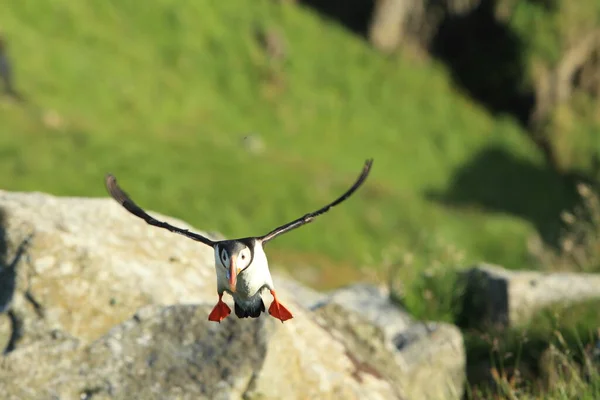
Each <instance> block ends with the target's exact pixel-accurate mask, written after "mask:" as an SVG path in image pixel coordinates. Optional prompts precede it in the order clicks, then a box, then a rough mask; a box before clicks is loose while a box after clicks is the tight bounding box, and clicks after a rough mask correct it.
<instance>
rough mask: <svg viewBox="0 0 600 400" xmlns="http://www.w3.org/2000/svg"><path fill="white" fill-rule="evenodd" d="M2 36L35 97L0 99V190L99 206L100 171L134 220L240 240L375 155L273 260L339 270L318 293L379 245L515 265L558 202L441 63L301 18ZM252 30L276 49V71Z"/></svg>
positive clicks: (79, 13) (99, 26) (505, 130)
mask: <svg viewBox="0 0 600 400" xmlns="http://www.w3.org/2000/svg"><path fill="white" fill-rule="evenodd" d="M0 25H1V28H2V29H3V31H4V32H5V34H6V37H7V40H8V44H9V46H10V47H9V52H10V55H11V56H12V57H13V59H14V62H15V68H16V72H17V85H18V87H19V88H20V89H21V90H22V91H23V92H24V93H25V94H26V96H27V97H28V98H29V99H30V103H29V105H27V106H25V107H22V106H20V105H18V104H15V103H12V102H9V101H7V100H4V101H2V102H1V103H0V129H1V131H0V154H1V157H0V187H1V188H3V189H7V190H14V191H21V190H23V191H32V190H35V191H44V192H49V193H54V194H57V195H70V196H106V194H105V190H104V187H103V176H104V174H105V173H106V172H109V171H110V172H112V173H114V174H115V175H116V176H117V177H118V178H119V181H120V183H121V184H122V186H123V187H124V188H125V189H126V190H127V191H128V192H129V193H130V194H131V195H132V197H133V198H134V199H136V200H137V201H138V202H139V203H140V204H141V205H142V206H144V207H147V208H149V209H151V210H156V211H160V212H162V213H165V214H170V215H173V216H176V217H179V218H182V219H185V220H187V221H188V222H190V223H191V224H193V225H195V226H196V227H198V228H199V229H203V230H208V231H220V232H222V233H223V234H224V235H226V236H246V235H254V234H261V233H263V232H266V231H268V230H270V229H271V228H272V227H274V226H276V225H278V224H280V223H283V222H287V221H288V220H289V219H292V218H296V217H298V216H300V215H302V214H303V213H305V212H307V211H310V210H312V209H314V208H317V207H319V206H321V205H322V204H324V203H325V202H327V201H329V200H331V199H333V197H334V196H337V195H338V194H339V193H341V192H342V191H343V190H344V189H345V188H346V187H347V185H349V184H350V183H351V182H352V180H353V179H355V176H356V175H357V174H358V172H359V170H360V168H361V166H362V163H363V161H364V160H365V159H366V158H368V157H374V158H375V164H374V168H373V172H372V176H371V178H370V180H369V181H368V183H367V185H366V186H365V188H364V189H363V190H361V191H359V192H358V193H357V195H356V196H355V197H353V198H352V199H351V200H350V201H348V202H347V203H346V204H344V205H343V206H342V207H340V208H337V209H334V210H333V211H332V212H331V213H330V214H328V215H327V216H325V217H323V218H322V219H319V220H318V221H317V222H315V223H313V224H311V225H310V226H308V227H305V228H303V229H301V230H298V231H295V232H294V233H291V234H289V235H286V236H283V237H281V238H279V239H278V240H276V241H274V242H273V243H272V244H270V245H269V246H270V251H271V259H272V262H274V263H279V264H282V265H286V266H287V267H288V268H290V269H294V268H295V267H298V266H303V265H310V266H314V267H317V268H320V269H321V270H323V271H325V267H335V269H328V270H327V272H324V273H323V275H317V278H313V279H315V280H313V281H311V280H310V279H309V278H306V279H307V280H309V281H310V283H313V284H316V285H317V286H321V287H323V286H331V285H336V284H339V283H342V282H345V281H348V280H349V279H351V278H352V277H353V276H354V275H353V271H356V270H357V269H358V267H360V266H363V265H365V264H368V263H369V260H370V259H371V260H378V258H379V255H380V253H381V251H382V250H383V249H385V248H389V247H390V246H399V247H400V248H404V249H408V250H411V251H416V252H417V253H418V249H419V248H421V247H425V248H427V247H428V246H430V244H431V243H432V242H436V243H437V242H439V241H441V242H447V243H452V244H454V245H455V246H456V247H457V248H459V249H462V250H464V254H465V255H464V260H465V262H466V261H468V260H477V259H485V260H487V261H491V262H496V263H501V264H505V265H507V266H508V267H520V266H523V264H524V263H525V262H526V259H527V258H526V249H525V247H526V246H525V239H526V237H527V236H528V235H530V234H532V233H534V232H535V231H536V229H537V230H540V231H543V233H544V234H548V232H550V234H551V233H552V232H553V231H554V230H555V228H556V226H555V222H554V221H555V218H556V217H557V215H558V212H559V211H560V210H561V208H562V207H563V206H564V205H565V204H567V200H566V196H567V195H566V194H565V190H564V189H563V187H562V186H561V185H560V184H558V183H557V182H556V181H555V178H554V177H553V176H552V175H551V174H550V173H549V172H546V169H545V167H544V166H543V164H542V158H541V157H540V156H539V155H538V154H537V153H536V150H535V149H534V148H533V146H532V145H531V144H530V143H529V141H528V140H527V139H526V138H525V135H523V134H522V132H520V131H519V129H520V128H518V126H517V125H516V124H514V123H513V122H512V121H510V120H507V119H494V118H492V117H491V116H489V115H488V114H486V112H485V111H483V110H482V109H481V108H479V107H477V106H476V105H474V104H473V103H471V102H470V101H469V100H468V99H467V98H466V97H465V96H463V95H462V94H461V93H458V92H457V90H456V89H454V88H453V87H452V86H451V84H450V83H449V82H450V79H449V78H448V76H447V73H446V72H445V71H444V69H443V68H442V67H441V66H439V65H436V64H434V63H432V62H428V61H427V62H425V61H420V62H417V61H414V60H409V59H406V58H404V57H403V56H402V55H397V56H392V57H385V56H382V55H379V54H378V53H376V52H375V51H374V50H372V49H370V48H369V46H368V45H367V44H366V43H364V42H362V41H361V40H359V39H357V38H355V37H352V36H351V35H349V34H348V33H347V32H345V31H344V30H343V29H342V28H339V27H337V26H335V25H334V24H331V23H329V22H327V21H324V20H322V19H321V18H320V17H318V16H316V15H315V14H314V13H312V12H311V11H309V10H306V9H302V8H298V7H294V6H281V5H279V4H277V3H276V2H273V1H270V0H253V1H252V2H250V1H241V0H236V1H227V2H225V1H223V2H214V1H207V0H199V1H195V2H179V1H175V0H154V1H151V2H141V1H131V0H130V1H100V0H92V1H88V2H72V1H55V2H39V3H36V4H33V3H31V2H22V1H19V0H7V1H6V2H5V4H4V6H3V12H2V15H1V16H0ZM257 29H259V30H263V31H265V30H274V31H276V32H279V34H280V35H281V37H282V38H284V39H285V42H286V44H287V46H286V49H287V50H286V52H287V58H286V59H285V60H284V61H274V60H270V59H269V57H268V55H267V53H266V52H265V51H264V49H263V48H262V47H261V46H260V43H259V41H257V40H256V35H255V32H256V30H257ZM249 135H250V136H252V137H257V136H258V137H260V139H261V140H262V142H263V143H264V147H265V148H264V152H262V153H258V154H257V153H253V152H250V151H248V150H247V148H246V143H245V141H244V137H246V136H249ZM91 228H92V227H91ZM332 271H339V273H336V272H332ZM319 276H321V277H322V278H323V279H321V280H319V279H318V277H319Z"/></svg>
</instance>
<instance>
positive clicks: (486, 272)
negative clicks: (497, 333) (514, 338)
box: [463, 264, 600, 328]
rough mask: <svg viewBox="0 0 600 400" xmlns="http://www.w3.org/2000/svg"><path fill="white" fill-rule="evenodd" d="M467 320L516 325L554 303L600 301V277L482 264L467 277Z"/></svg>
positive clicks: (500, 325) (475, 322)
mask: <svg viewBox="0 0 600 400" xmlns="http://www.w3.org/2000/svg"><path fill="white" fill-rule="evenodd" d="M464 279H465V284H466V286H465V295H464V307H463V308H464V310H463V315H464V321H465V324H466V325H470V326H477V325H479V326H486V325H494V326H497V327H501V328H503V327H508V326H515V325H519V324H522V323H525V322H527V321H528V320H529V319H530V318H531V317H532V316H533V315H534V314H535V313H536V312H538V311H540V310H542V309H543V308H545V307H548V306H551V305H553V304H558V303H562V304H573V303H577V302H583V301H586V300H590V299H594V298H600V275H599V274H587V273H571V272H556V273H545V272H537V271H511V270H507V269H504V268H502V267H499V266H495V265H490V264H481V265H477V266H475V267H473V268H472V269H470V270H469V271H467V272H466V273H465V275H464Z"/></svg>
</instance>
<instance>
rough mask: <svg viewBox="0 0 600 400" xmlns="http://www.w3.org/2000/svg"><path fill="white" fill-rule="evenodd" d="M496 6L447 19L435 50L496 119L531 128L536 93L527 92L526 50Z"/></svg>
mask: <svg viewBox="0 0 600 400" xmlns="http://www.w3.org/2000/svg"><path fill="white" fill-rule="evenodd" d="M525 1H527V0H525ZM529 1H531V0H529ZM496 3H497V1H496V0H490V1H482V2H481V3H480V5H479V6H478V7H476V8H475V9H473V10H471V11H470V12H467V13H465V14H462V15H450V14H448V13H446V15H447V16H446V18H445V19H444V20H443V21H442V23H441V25H440V26H439V30H438V31H437V34H436V35H435V36H434V38H433V40H432V42H431V49H430V50H431V52H432V53H433V55H434V56H435V57H437V58H439V59H441V60H442V61H444V62H445V63H446V64H447V65H448V67H449V68H450V70H451V71H452V75H453V77H454V80H455V81H456V82H457V84H458V85H460V86H462V87H463V88H464V89H465V90H466V91H467V92H468V93H469V95H470V96H472V97H473V98H475V99H476V100H478V101H479V102H481V103H482V104H483V105H484V106H485V107H486V108H488V109H489V110H490V111H491V112H492V113H495V114H498V113H500V114H502V113H506V114H510V115H513V116H514V117H515V118H516V119H517V120H518V121H519V122H520V123H521V124H522V125H523V126H527V124H528V121H529V116H530V115H531V113H532V110H533V106H534V100H535V99H534V93H533V89H532V88H527V89H523V88H522V86H523V82H525V79H524V78H525V70H526V68H525V59H524V57H525V54H524V51H525V49H524V45H523V43H522V42H521V40H520V39H519V37H518V36H517V35H516V34H515V33H514V32H512V31H511V30H510V29H509V27H508V26H506V25H505V24H504V23H502V22H500V21H498V19H497V18H496V17H495V9H496Z"/></svg>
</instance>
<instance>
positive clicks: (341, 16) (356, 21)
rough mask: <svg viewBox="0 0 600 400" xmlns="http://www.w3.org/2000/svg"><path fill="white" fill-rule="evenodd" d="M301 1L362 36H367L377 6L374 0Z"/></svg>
mask: <svg viewBox="0 0 600 400" xmlns="http://www.w3.org/2000/svg"><path fill="white" fill-rule="evenodd" d="M299 3H300V4H302V5H305V6H308V7H310V8H312V9H314V10H315V11H317V12H318V13H319V14H321V15H323V16H325V17H327V18H330V19H332V20H334V21H337V22H339V23H340V24H342V25H343V26H344V27H346V28H347V29H349V30H351V31H352V32H354V33H356V34H358V35H360V36H362V37H366V36H367V32H368V28H369V22H370V21H371V15H372V14H373V9H374V8H375V1H374V0H300V1H299Z"/></svg>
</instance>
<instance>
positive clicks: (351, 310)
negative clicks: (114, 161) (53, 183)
mask: <svg viewBox="0 0 600 400" xmlns="http://www.w3.org/2000/svg"><path fill="white" fill-rule="evenodd" d="M0 211H2V218H1V219H0V310H2V313H0V343H1V344H3V345H4V350H5V353H6V354H5V355H4V356H3V357H2V358H0V382H3V384H2V385H0V398H6V399H12V398H14V399H38V398H40V399H48V398H57V399H75V398H93V399H125V398H132V396H133V397H135V398H146V399H163V398H181V399H187V398H194V399H197V398H215V399H220V398H223V399H230V398H231V399H236V398H246V399H259V398H260V399H275V398H281V395H282V393H285V394H286V398H291V399H294V398H298V399H300V398H302V399H304V398H319V399H328V398H331V399H334V398H335V399H337V398H344V399H359V398H360V399H362V398H365V399H390V398H407V399H412V398H418V399H421V398H428V397H429V398H458V397H460V391H458V392H456V393H455V392H444V393H442V392H440V391H439V390H438V389H439V388H440V387H441V385H442V382H449V383H448V385H449V387H452V388H454V382H455V380H456V378H455V373H456V371H455V370H456V365H458V364H460V363H461V362H462V363H463V364H462V365H463V369H464V351H463V350H462V347H460V346H462V339H461V338H460V335H459V336H458V339H457V337H455V336H453V335H454V333H455V331H453V330H452V329H450V328H448V327H446V326H445V325H435V324H433V325H430V324H428V325H427V326H430V328H428V329H427V330H423V329H422V328H419V326H420V325H421V324H420V323H418V322H414V321H412V319H411V318H410V317H409V316H408V315H407V314H406V313H405V312H403V311H401V310H399V309H397V308H395V307H394V306H393V305H392V304H391V303H389V301H388V300H387V295H386V294H385V293H384V292H383V291H380V290H379V289H377V288H373V287H370V286H365V285H358V286H356V287H355V288H353V289H348V288H347V289H344V290H340V291H338V292H336V293H333V294H330V295H323V294H321V293H318V292H315V291H313V290H311V289H309V288H306V287H304V286H302V285H300V284H299V283H297V282H294V281H292V280H289V279H287V278H282V277H280V276H278V275H275V284H276V285H278V286H277V287H278V292H279V296H280V297H281V301H282V302H283V303H284V304H286V306H288V307H289V308H290V309H291V311H292V312H293V313H294V316H295V318H294V319H293V320H291V321H288V322H286V323H285V324H282V323H280V322H279V321H278V320H275V319H273V318H271V317H270V316H268V315H266V314H265V315H263V316H261V318H259V319H256V320H248V319H243V320H239V319H237V318H234V317H230V318H228V319H226V320H225V321H223V322H222V323H221V324H215V323H213V322H209V321H208V320H207V316H208V313H209V312H210V310H211V309H212V306H213V305H214V304H215V303H216V300H217V298H216V293H215V277H214V266H213V262H214V260H213V251H212V249H210V248H208V247H206V246H204V245H201V244H198V243H196V242H194V241H191V240H187V239H185V238H183V237H181V236H178V235H173V234H171V233H169V232H167V231H162V230H160V229H156V228H154V227H151V226H148V225H147V224H145V223H144V222H143V221H141V220H139V219H136V218H134V217H132V216H131V215H129V214H128V213H127V212H126V211H125V210H123V209H122V208H121V207H120V206H119V205H118V204H116V203H115V202H114V201H112V200H110V199H79V198H57V197H53V196H49V195H45V194H41V193H9V192H2V191H0ZM153 214H155V213H153ZM155 215H156V216H157V217H158V218H163V219H165V220H167V221H171V222H172V223H174V224H177V225H180V226H182V227H184V228H185V227H187V228H190V229H193V228H191V227H189V226H187V224H185V223H184V222H182V221H177V220H174V219H172V218H168V217H165V216H161V215H159V214H155ZM265 300H266V302H267V305H268V304H269V302H270V298H269V297H267V298H265ZM226 301H228V302H230V299H229V298H227V299H226ZM340 304H342V305H344V307H341V306H340ZM230 306H232V304H231V303H230ZM336 307H337V308H336ZM313 310H314V311H313ZM456 340H458V341H459V342H460V346H459V347H460V349H459V350H457V352H455V353H451V352H450V350H449V349H448V348H446V347H444V346H445V345H443V344H442V342H444V341H446V342H450V343H453V341H456ZM450 354H453V356H452V357H453V360H452V361H453V364H451V363H449V362H447V360H448V358H449V357H450ZM433 359H435V360H437V361H438V365H434V364H435V363H433V362H432V360H433ZM383 366H385V368H383ZM4 383H6V384H4ZM461 384H462V382H461ZM434 393H435V394H436V396H437V397H432V396H434ZM440 396H442V397H440Z"/></svg>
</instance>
